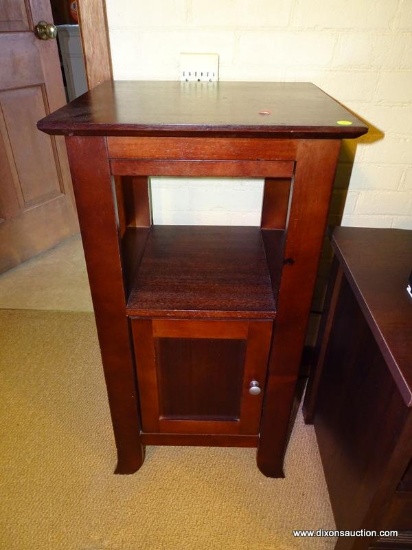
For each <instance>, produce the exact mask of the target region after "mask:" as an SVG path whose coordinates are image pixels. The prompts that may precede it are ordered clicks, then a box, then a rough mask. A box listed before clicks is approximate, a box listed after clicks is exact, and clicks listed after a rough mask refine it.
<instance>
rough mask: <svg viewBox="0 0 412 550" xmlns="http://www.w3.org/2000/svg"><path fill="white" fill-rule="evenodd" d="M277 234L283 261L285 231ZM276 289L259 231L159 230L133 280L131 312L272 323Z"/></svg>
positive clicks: (148, 242)
mask: <svg viewBox="0 0 412 550" xmlns="http://www.w3.org/2000/svg"><path fill="white" fill-rule="evenodd" d="M128 231H136V229H129V230H128ZM276 234H277V235H276V238H275V239H271V243H272V244H271V246H272V247H273V244H275V247H277V248H278V249H279V250H278V251H275V254H273V255H275V256H276V257H279V258H280V257H281V256H282V255H281V253H280V246H281V242H282V235H283V232H282V231H278V232H276ZM277 252H279V253H277ZM271 255H272V253H271ZM279 269H280V266H279ZM273 286H274V285H272V282H271V279H270V275H269V269H268V263H267V259H266V253H265V246H264V243H263V239H262V231H261V229H260V228H259V227H232V226H224V227H216V226H167V225H157V226H152V227H151V228H150V230H149V232H148V235H147V238H146V242H145V246H144V251H143V254H142V258H141V261H140V265H139V267H138V269H137V270H136V274H135V275H134V278H133V280H132V281H131V285H130V293H129V299H128V304H127V313H128V315H131V316H142V317H178V318H179V317H180V318H183V317H190V318H196V317H202V318H217V319H219V318H249V319H253V318H259V319H273V318H274V317H275V316H276V305H275V294H276V292H274V290H273Z"/></svg>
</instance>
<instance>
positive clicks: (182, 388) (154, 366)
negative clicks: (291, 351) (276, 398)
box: [132, 319, 272, 435]
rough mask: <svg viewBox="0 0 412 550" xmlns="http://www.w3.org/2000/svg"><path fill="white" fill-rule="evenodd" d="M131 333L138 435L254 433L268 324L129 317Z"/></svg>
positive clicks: (266, 348) (258, 409)
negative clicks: (139, 425)
mask: <svg viewBox="0 0 412 550" xmlns="http://www.w3.org/2000/svg"><path fill="white" fill-rule="evenodd" d="M132 329H133V337H134V343H135V353H136V365H137V378H138V385H139V394H140V402H141V409H142V410H141V414H142V427H143V431H144V432H148V433H186V434H187V433H192V434H230V435H256V434H258V433H259V422H260V415H261V409H262V398H263V393H264V387H265V381H266V369H267V360H268V355H269V347H270V338H271V333H272V321H248V320H242V321H232V320H230V321H229V320H225V321H214V320H190V321H189V320H176V319H133V321H132ZM251 384H252V385H254V386H255V387H256V386H257V385H258V386H259V387H260V388H261V391H260V393H259V392H258V390H255V391H253V390H252V394H251V393H250V391H249V390H250V388H251ZM255 392H256V394H254V395H253V393H255Z"/></svg>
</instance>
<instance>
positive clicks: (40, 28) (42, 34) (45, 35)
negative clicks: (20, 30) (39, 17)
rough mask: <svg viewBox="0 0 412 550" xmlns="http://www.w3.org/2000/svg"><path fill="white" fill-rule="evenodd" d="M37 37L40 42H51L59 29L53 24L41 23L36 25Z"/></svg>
mask: <svg viewBox="0 0 412 550" xmlns="http://www.w3.org/2000/svg"><path fill="white" fill-rule="evenodd" d="M36 36H37V38H40V40H51V39H53V38H56V36H57V27H56V25H53V23H46V21H40V23H37V25H36Z"/></svg>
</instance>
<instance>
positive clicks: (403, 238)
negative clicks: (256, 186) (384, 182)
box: [332, 227, 412, 407]
mask: <svg viewBox="0 0 412 550" xmlns="http://www.w3.org/2000/svg"><path fill="white" fill-rule="evenodd" d="M332 246H333V249H334V251H335V254H336V256H337V257H338V259H339V261H340V264H341V266H342V267H343V270H344V273H345V276H346V278H347V280H348V282H349V284H350V286H351V288H352V290H353V292H354V294H355V296H356V298H357V300H358V303H359V305H360V307H361V309H362V311H363V314H364V316H365V319H366V321H367V323H368V325H369V327H370V329H371V330H372V333H373V335H374V337H375V340H376V342H377V344H378V346H379V348H380V350H381V352H382V354H383V356H384V358H385V361H386V363H387V365H388V367H389V369H390V371H391V373H392V376H393V378H394V380H395V382H396V384H397V386H398V388H399V391H400V393H401V394H402V397H403V398H404V400H405V402H406V404H407V405H408V406H409V407H412V351H411V343H412V298H411V297H410V296H409V294H408V292H407V290H406V287H407V284H408V278H409V274H410V273H411V270H412V231H408V230H402V229H369V228H358V227H337V228H335V230H334V232H333V236H332Z"/></svg>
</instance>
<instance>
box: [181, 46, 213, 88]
mask: <svg viewBox="0 0 412 550" xmlns="http://www.w3.org/2000/svg"><path fill="white" fill-rule="evenodd" d="M180 80H182V81H184V82H216V81H217V80H219V56H218V54H217V53H181V54H180Z"/></svg>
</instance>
